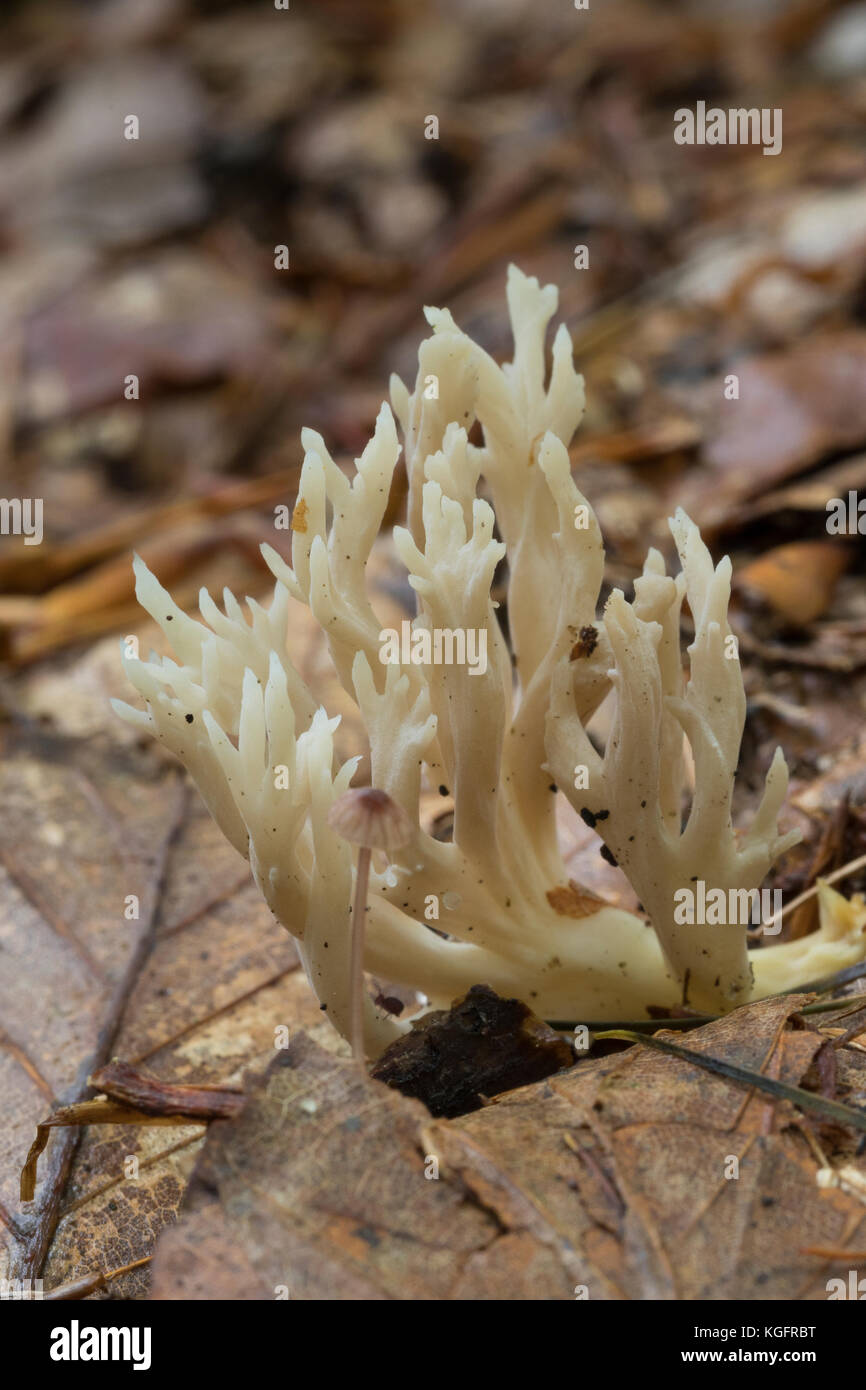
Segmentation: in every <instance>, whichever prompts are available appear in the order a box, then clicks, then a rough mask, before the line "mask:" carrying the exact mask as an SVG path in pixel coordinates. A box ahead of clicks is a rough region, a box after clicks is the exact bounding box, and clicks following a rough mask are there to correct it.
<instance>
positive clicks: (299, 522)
mask: <svg viewBox="0 0 866 1390" xmlns="http://www.w3.org/2000/svg"><path fill="white" fill-rule="evenodd" d="M308 511H309V508H308V506H307V499H306V497H299V498H298V501H297V504H296V506H295V510H294V511H293V513H292V530H293V531H297V532H299V533H300V535H302V536H305V535H306V534H307V512H308Z"/></svg>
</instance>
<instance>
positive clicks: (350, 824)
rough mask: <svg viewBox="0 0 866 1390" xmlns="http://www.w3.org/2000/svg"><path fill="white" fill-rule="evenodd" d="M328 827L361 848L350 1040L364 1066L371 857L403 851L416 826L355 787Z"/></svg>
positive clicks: (379, 794) (396, 808) (375, 793)
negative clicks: (366, 928) (376, 852)
mask: <svg viewBox="0 0 866 1390" xmlns="http://www.w3.org/2000/svg"><path fill="white" fill-rule="evenodd" d="M328 824H329V826H330V827H331V829H332V830H336V832H337V834H338V835H342V837H343V839H344V840H348V841H349V843H350V844H352V845H357V846H358V866H357V871H356V874H355V899H354V902H353V904H352V953H351V961H350V967H349V969H350V998H351V1001H352V1008H351V1023H350V1030H349V1040H350V1042H351V1044H352V1055H353V1056H354V1058H355V1060H356V1061H358V1062H363V1061H364V1060H365V1058H364V1009H363V1004H364V923H365V918H366V913H367V889H368V886H369V883H370V856H371V853H372V851H373V850H374V849H381V850H384V851H385V853H386V854H391V853H393V852H394V851H395V850H398V849H402V847H403V845H405V844H407V843H408V841H409V840H410V839H411V837H412V830H413V826H412V822H411V820H410V819H409V817H408V815H407V814H406V812H405V811H404V810H403V807H402V806H400V805H399V804H398V803H397V802H396V801H395V800H394V798H393V797H392V796H389V795H388V793H387V792H385V791H382V790H381V788H379V787H352V788H351V789H350V790H349V791H347V792H344V793H343V795H342V796H338V797H337V800H336V801H335V802H334V804H333V806H332V807H331V809H330V811H329V812H328Z"/></svg>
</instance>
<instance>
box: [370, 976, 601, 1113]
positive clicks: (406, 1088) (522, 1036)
mask: <svg viewBox="0 0 866 1390" xmlns="http://www.w3.org/2000/svg"><path fill="white" fill-rule="evenodd" d="M573 1062H574V1054H573V1052H572V1050H571V1048H570V1047H569V1045H568V1043H567V1042H565V1040H564V1039H563V1038H561V1037H560V1036H559V1034H558V1033H555V1032H554V1031H553V1029H552V1028H549V1027H548V1025H547V1024H546V1023H543V1022H542V1020H541V1019H539V1018H536V1017H535V1015H534V1014H533V1013H532V1011H531V1010H530V1009H529V1008H528V1007H527V1005H526V1004H524V1003H522V1002H521V1001H520V1000H519V999H500V997H499V995H498V994H496V993H495V992H494V991H493V990H492V989H490V988H489V987H488V986H487V985H473V986H472V989H470V991H469V993H468V994H466V995H465V996H464V997H463V998H462V999H458V1000H457V1001H456V1003H455V1004H453V1005H452V1007H451V1009H450V1010H449V1011H448V1012H446V1011H445V1010H437V1011H436V1012H434V1013H429V1014H425V1015H424V1017H423V1018H421V1019H419V1020H418V1022H417V1023H414V1024H413V1025H412V1031H411V1033H408V1034H406V1035H405V1036H404V1037H402V1038H399V1039H398V1040H397V1042H394V1043H392V1044H391V1046H390V1047H388V1048H386V1050H385V1051H384V1052H383V1053H382V1056H381V1057H380V1058H379V1059H378V1061H377V1062H376V1063H375V1065H374V1067H373V1069H372V1073H371V1074H372V1076H374V1077H375V1079H376V1080H377V1081H383V1082H384V1083H385V1085H386V1086H393V1087H394V1088H395V1090H398V1091H401V1092H402V1093H403V1095H404V1096H415V1097H416V1098H417V1099H418V1100H422V1101H423V1102H424V1104H425V1105H426V1106H427V1109H428V1110H429V1111H430V1113H431V1114H432V1115H445V1116H448V1117H449V1118H451V1117H453V1116H455V1115H466V1114H468V1113H469V1112H470V1111H472V1110H478V1109H480V1108H481V1106H482V1104H483V1100H482V1097H486V1096H496V1095H500V1094H501V1093H502V1092H503V1091H511V1090H514V1089H515V1088H516V1087H518V1086H526V1085H529V1083H530V1082H533V1081H542V1080H543V1079H544V1078H545V1077H547V1076H552V1075H553V1074H554V1072H558V1071H561V1070H562V1069H563V1067H569V1066H571V1065H572V1064H573Z"/></svg>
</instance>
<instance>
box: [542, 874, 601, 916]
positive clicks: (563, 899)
mask: <svg viewBox="0 0 866 1390" xmlns="http://www.w3.org/2000/svg"><path fill="white" fill-rule="evenodd" d="M545 897H546V898H547V901H548V902H549V903H550V906H551V907H552V908H553V910H554V912H558V913H559V915H560V917H591V916H592V915H593V913H594V912H598V910H599V908H601V907H606V906H607V904H606V903H605V900H604V898H600V897H598V895H597V894H596V893H591V892H590V891H589V889H588V888H581V886H580V884H578V883H575V881H574V879H573V878H570V879H569V880H568V884H567V885H562V884H560V885H559V886H558V887H556V888H548V890H547V892H546V893H545Z"/></svg>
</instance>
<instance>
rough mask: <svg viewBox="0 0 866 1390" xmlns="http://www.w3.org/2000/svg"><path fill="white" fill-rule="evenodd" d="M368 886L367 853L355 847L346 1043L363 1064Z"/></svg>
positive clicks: (363, 849)
mask: <svg viewBox="0 0 866 1390" xmlns="http://www.w3.org/2000/svg"><path fill="white" fill-rule="evenodd" d="M369 883H370V850H369V849H368V848H367V846H366V845H361V846H359V849H358V868H357V872H356V875H355V900H354V903H353V906H352V954H351V959H350V964H349V971H350V975H349V991H350V995H349V997H350V999H351V1001H352V1006H351V1015H350V1028H349V1041H350V1042H351V1044H352V1056H353V1057H354V1058H355V1061H356V1062H362V1063H363V1062H365V1061H366V1054H365V1051H364V935H365V932H364V929H365V927H366V918H367V888H368V885H369Z"/></svg>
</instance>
